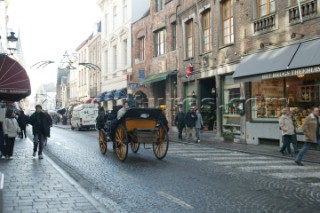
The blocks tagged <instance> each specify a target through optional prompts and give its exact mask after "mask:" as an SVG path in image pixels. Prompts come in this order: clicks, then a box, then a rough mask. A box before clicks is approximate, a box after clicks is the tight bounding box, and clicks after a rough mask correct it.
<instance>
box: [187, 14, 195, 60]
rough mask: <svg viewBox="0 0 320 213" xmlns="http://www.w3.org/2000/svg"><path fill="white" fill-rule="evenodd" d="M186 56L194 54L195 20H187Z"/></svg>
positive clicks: (189, 56)
mask: <svg viewBox="0 0 320 213" xmlns="http://www.w3.org/2000/svg"><path fill="white" fill-rule="evenodd" d="M185 27H186V57H187V58H191V57H192V56H193V20H192V19H191V20H189V21H188V22H186V25H185Z"/></svg>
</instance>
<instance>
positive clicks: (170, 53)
mask: <svg viewBox="0 0 320 213" xmlns="http://www.w3.org/2000/svg"><path fill="white" fill-rule="evenodd" d="M300 2H301V5H298V1H272V0H267V1H250V0H246V1H237V0H224V1H213V0H200V1H192V0H184V1H181V0H180V1H179V0H177V1H162V0H156V1H150V3H151V7H150V14H148V15H146V16H145V17H143V18H142V19H140V20H139V21H137V22H135V23H134V24H133V25H132V32H133V35H132V36H133V53H132V54H133V55H132V57H133V76H132V85H133V87H134V90H133V91H134V93H135V94H136V97H139V96H141V97H144V100H143V101H142V102H145V106H146V105H148V106H149V107H150V106H155V107H158V106H160V105H165V106H166V115H167V117H172V116H174V112H175V110H176V108H177V107H178V106H182V107H183V109H184V110H186V111H187V110H188V109H189V107H190V106H191V105H196V106H197V107H198V108H199V109H200V111H201V112H202V115H203V117H204V118H205V129H207V130H209V131H214V132H216V133H217V136H221V135H225V134H232V135H234V136H235V138H236V140H237V141H239V140H243V141H246V142H247V143H254V144H258V143H260V142H261V141H262V140H264V139H272V140H279V138H280V135H278V134H277V133H279V130H278V127H277V120H278V117H279V113H280V112H281V110H282V108H284V107H286V106H287V107H290V109H292V110H294V111H295V113H296V116H297V119H298V124H300V123H301V117H302V111H303V110H306V111H308V110H309V108H310V106H311V105H317V104H320V99H319V97H318V96H320V95H319V94H318V93H319V92H318V89H317V88H319V85H318V84H317V79H319V77H320V76H318V74H317V73H318V69H317V65H318V64H319V63H318V62H315V57H317V56H319V54H320V53H319V52H318V51H317V50H316V48H315V47H317V45H319V41H318V35H319V30H320V28H319V25H318V24H317V23H318V22H319V5H320V4H319V1H317V0H305V1H300ZM159 5H160V6H159ZM159 7H162V9H160V10H159ZM299 8H300V9H299ZM173 24H175V32H176V33H175V35H174V36H173V34H172V33H173V31H172V29H173V28H172V26H173ZM163 30H164V35H165V36H164V41H165V42H164V47H165V48H164V50H163V52H161V51H162V49H161V48H162V46H161V43H163V42H162V40H161V39H160V40H159V36H162V34H161V33H162V32H161V31H163ZM157 36H158V37H157ZM173 38H174V40H173ZM174 41H175V42H174ZM159 43H160V44H159ZM172 43H176V49H174V48H173V47H172V46H171V45H170V44H172ZM142 47H143V48H142ZM308 51H309V53H310V54H313V55H314V57H311V58H310V57H309V58H308V57H306V56H305V55H308ZM141 52H143V53H144V54H142V55H141ZM284 64H286V66H284ZM190 67H192V72H191V74H190V75H189V76H186V74H187V70H188V69H190ZM284 71H286V72H287V73H284ZM288 71H289V72H288ZM298 74H299V75H298ZM286 75H288V76H290V77H289V78H287V76H286ZM293 84H297V86H298V87H297V89H298V91H297V95H296V94H294V92H293V91H292V89H291V88H293ZM290 86H291V87H290ZM161 96H165V98H164V99H163V100H162V99H161V98H162V97H161ZM152 98H154V99H152ZM146 103H147V104H146ZM279 134H280V133H279ZM299 138H300V139H301V137H300V136H299Z"/></svg>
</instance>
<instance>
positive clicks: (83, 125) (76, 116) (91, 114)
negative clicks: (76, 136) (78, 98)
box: [71, 104, 98, 131]
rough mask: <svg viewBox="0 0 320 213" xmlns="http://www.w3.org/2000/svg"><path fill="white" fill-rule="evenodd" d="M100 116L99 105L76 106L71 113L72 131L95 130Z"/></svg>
mask: <svg viewBox="0 0 320 213" xmlns="http://www.w3.org/2000/svg"><path fill="white" fill-rule="evenodd" d="M97 116H98V104H80V105H78V106H75V107H74V108H73V110H72V112H71V129H72V130H74V129H75V128H76V129H77V130H78V131H80V130H82V129H87V130H89V129H90V128H95V124H96V118H97Z"/></svg>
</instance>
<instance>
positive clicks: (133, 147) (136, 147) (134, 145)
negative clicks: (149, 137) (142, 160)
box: [130, 142, 140, 153]
mask: <svg viewBox="0 0 320 213" xmlns="http://www.w3.org/2000/svg"><path fill="white" fill-rule="evenodd" d="M130 148H131V151H132V152H133V153H137V152H138V150H139V148H140V143H133V142H131V143H130Z"/></svg>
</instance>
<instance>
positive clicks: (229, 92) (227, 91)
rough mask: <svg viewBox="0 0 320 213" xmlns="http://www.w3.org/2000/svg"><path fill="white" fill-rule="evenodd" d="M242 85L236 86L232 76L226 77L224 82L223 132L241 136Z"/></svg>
mask: <svg viewBox="0 0 320 213" xmlns="http://www.w3.org/2000/svg"><path fill="white" fill-rule="evenodd" d="M238 100H240V84H235V83H234V81H233V78H232V76H225V78H224V81H223V112H222V113H223V116H222V117H223V118H222V122H223V123H222V126H223V132H224V133H226V132H230V133H232V134H240V114H239V113H238V107H239V102H237V101H238Z"/></svg>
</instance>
